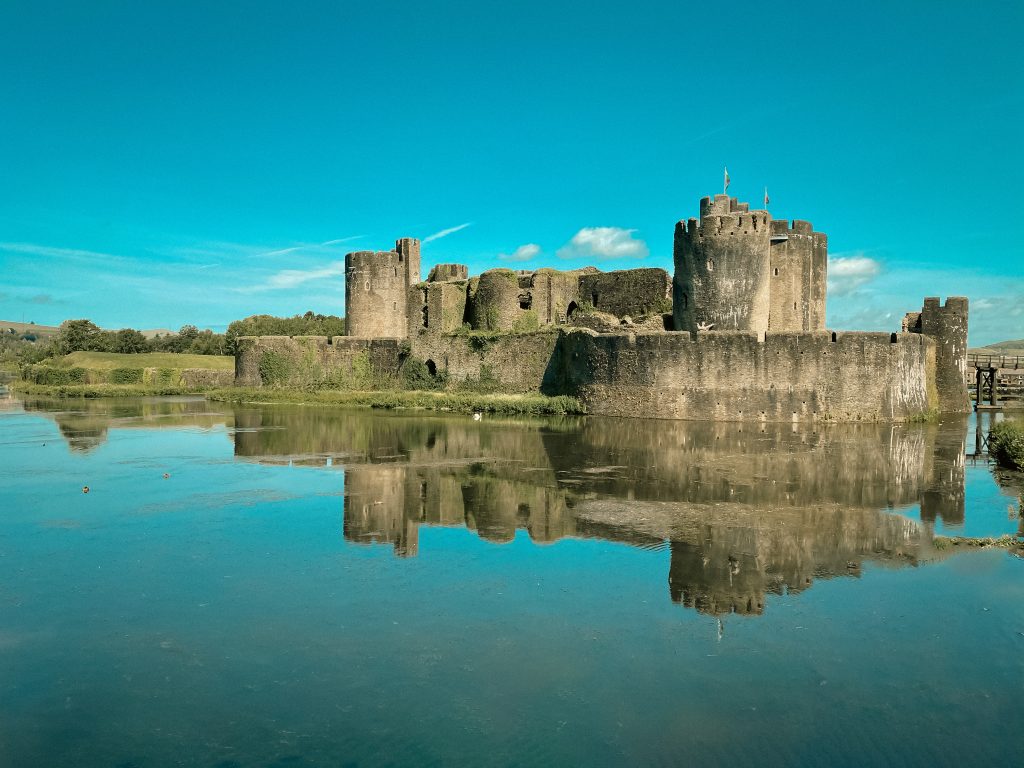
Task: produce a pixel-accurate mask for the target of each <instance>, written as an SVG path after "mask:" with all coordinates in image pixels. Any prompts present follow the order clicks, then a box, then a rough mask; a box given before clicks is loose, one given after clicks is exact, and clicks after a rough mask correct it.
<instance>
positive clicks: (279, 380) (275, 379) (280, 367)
mask: <svg viewBox="0 0 1024 768" xmlns="http://www.w3.org/2000/svg"><path fill="white" fill-rule="evenodd" d="M259 369H260V380H261V381H262V382H263V383H264V384H265V385H267V386H271V387H272V386H277V385H280V384H283V383H284V382H285V380H286V379H287V378H288V358H286V357H285V356H284V355H282V354H281V353H279V352H275V351H273V350H272V349H267V350H264V351H263V354H262V355H260V363H259Z"/></svg>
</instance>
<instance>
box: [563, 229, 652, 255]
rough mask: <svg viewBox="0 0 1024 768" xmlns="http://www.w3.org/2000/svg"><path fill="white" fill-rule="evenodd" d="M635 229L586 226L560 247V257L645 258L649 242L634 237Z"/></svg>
mask: <svg viewBox="0 0 1024 768" xmlns="http://www.w3.org/2000/svg"><path fill="white" fill-rule="evenodd" d="M634 232H636V230H635V229H622V228H620V227H584V228H583V229H581V230H580V231H579V232H577V233H576V234H575V235H573V236H572V240H570V241H569V242H568V243H566V244H565V245H563V246H562V247H561V248H559V249H558V253H557V256H558V258H560V259H643V258H645V257H646V256H647V254H648V252H649V251H648V250H647V243H645V242H644V241H643V240H640V239H638V238H635V237H633V233H634Z"/></svg>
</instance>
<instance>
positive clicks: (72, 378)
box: [23, 365, 85, 385]
mask: <svg viewBox="0 0 1024 768" xmlns="http://www.w3.org/2000/svg"><path fill="white" fill-rule="evenodd" d="M23 376H24V378H25V380H26V381H31V382H34V383H35V384H50V385H57V384H84V383H85V368H61V367H57V366H53V365H29V366H26V367H25V369H24V372H23Z"/></svg>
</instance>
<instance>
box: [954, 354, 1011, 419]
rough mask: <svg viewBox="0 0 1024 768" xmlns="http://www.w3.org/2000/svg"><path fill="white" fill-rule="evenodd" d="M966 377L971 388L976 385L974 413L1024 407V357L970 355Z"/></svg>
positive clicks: (974, 387)
mask: <svg viewBox="0 0 1024 768" xmlns="http://www.w3.org/2000/svg"><path fill="white" fill-rule="evenodd" d="M971 369H973V370H974V380H973V382H972V381H970V371H971ZM967 374H968V387H971V385H972V384H973V387H972V388H973V389H974V410H976V411H1001V410H1003V408H1006V407H1011V408H1014V407H1024V356H1021V355H998V354H992V355H989V354H980V353H968V355H967Z"/></svg>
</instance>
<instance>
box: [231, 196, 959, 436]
mask: <svg viewBox="0 0 1024 768" xmlns="http://www.w3.org/2000/svg"><path fill="white" fill-rule="evenodd" d="M827 252H828V239H827V237H826V235H825V234H823V233H821V232H815V231H814V229H813V227H812V226H811V224H810V223H809V222H806V221H799V220H796V221H792V222H789V221H786V220H778V219H773V218H772V216H771V214H770V213H769V212H768V211H766V210H761V211H757V210H755V211H751V210H750V209H749V205H748V204H747V203H741V202H739V201H738V200H737V199H736V198H733V197H729V196H728V195H715V196H714V197H705V198H704V199H702V200H701V201H700V216H699V218H690V219H689V220H687V221H680V222H678V223H677V224H676V227H675V237H674V248H673V261H674V275H673V276H671V277H670V276H669V274H668V273H667V272H666V271H665V270H662V269H657V268H645V269H630V270H621V271H614V272H600V271H598V270H597V269H594V268H593V267H587V268H585V269H579V270H571V271H559V270H554V269H538V270H536V271H532V272H528V271H513V270H510V269H492V270H488V271H486V272H484V273H482V274H481V275H479V276H478V277H472V278H471V277H470V276H469V272H468V268H467V267H466V266H465V265H461V264H438V265H436V266H435V267H434V268H433V269H431V270H430V273H429V275H428V276H427V279H426V280H425V281H423V280H422V279H421V258H420V243H419V241H418V240H415V239H411V238H403V239H401V240H398V241H397V243H396V244H395V248H394V250H390V251H377V252H374V251H359V252H355V253H350V254H348V255H347V256H346V257H345V307H346V320H347V327H348V335H347V336H346V337H335V338H333V339H332V338H327V337H294V338H287V337H248V338H243V339H240V340H239V341H240V351H239V354H238V356H237V358H236V383H237V384H240V385H246V386H261V385H265V384H296V383H303V384H309V383H324V382H327V383H330V382H340V383H342V384H344V383H351V382H352V381H353V377H357V376H359V375H364V374H365V372H366V371H367V370H369V371H371V372H372V374H373V377H372V379H373V381H375V382H378V383H379V382H381V381H385V382H386V381H388V380H389V377H391V378H394V377H397V376H398V375H399V374H400V371H401V369H402V367H403V366H405V365H407V364H408V362H409V361H410V360H419V361H422V362H423V363H425V365H426V368H427V370H428V371H429V373H430V375H431V376H437V377H440V379H439V381H443V382H445V383H446V385H448V386H454V385H458V384H459V382H463V381H465V380H467V379H468V380H479V381H482V380H485V379H486V380H488V381H491V382H496V383H497V384H498V385H500V387H501V389H502V390H503V391H507V392H531V391H533V392H537V391H539V392H543V393H546V394H570V395H574V396H577V397H579V398H581V399H582V400H583V401H584V402H585V403H586V405H587V407H588V410H589V411H590V412H591V413H595V414H606V415H613V416H640V417H660V418H676V419H695V420H707V419H716V420H717V419H721V420H728V421H787V422H789V421H792V422H804V421H817V420H833V421H859V420H905V419H912V418H917V417H920V416H922V415H924V414H927V413H934V412H965V411H967V410H969V403H968V399H967V394H966V391H965V389H964V386H963V370H964V368H965V366H966V352H967V314H968V307H967V299H965V298H959V297H951V298H949V299H948V300H947V301H946V303H945V305H942V304H940V303H939V300H938V299H934V298H929V299H926V300H925V303H924V306H923V308H922V311H921V312H919V313H909V314H908V315H907V316H906V318H905V320H904V323H903V328H902V331H900V332H896V333H865V332H849V331H831V330H827V329H826V328H825V302H826V292H827V283H826V278H827V266H828V256H827ZM267 355H273V356H276V359H283V360H285V361H287V362H288V365H287V366H285V367H286V368H287V370H288V371H289V373H288V374H287V375H285V376H283V377H282V376H280V375H278V376H277V377H276V378H274V379H272V380H268V376H267V375H266V370H267V368H268V366H266V365H261V361H263V362H265V361H266V359H267V357H266V356H267ZM281 367H282V366H277V367H276V369H275V370H280V369H281ZM309 379H312V380H309ZM364 380H366V379H365V376H364Z"/></svg>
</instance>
